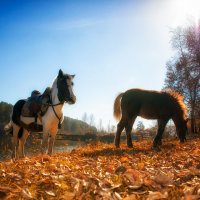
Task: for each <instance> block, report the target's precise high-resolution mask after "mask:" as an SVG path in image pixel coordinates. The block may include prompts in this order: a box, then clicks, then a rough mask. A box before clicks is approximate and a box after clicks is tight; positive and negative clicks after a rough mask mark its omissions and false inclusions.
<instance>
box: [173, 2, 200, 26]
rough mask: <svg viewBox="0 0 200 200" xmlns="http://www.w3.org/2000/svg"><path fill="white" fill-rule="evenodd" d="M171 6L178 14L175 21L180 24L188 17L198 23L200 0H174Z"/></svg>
mask: <svg viewBox="0 0 200 200" xmlns="http://www.w3.org/2000/svg"><path fill="white" fill-rule="evenodd" d="M171 8H172V9H173V10H174V13H175V14H176V18H175V22H177V23H178V24H184V23H185V22H186V21H187V19H188V18H189V19H193V20H194V22H195V23H196V24H197V23H198V21H199V19H200V0H173V1H171Z"/></svg>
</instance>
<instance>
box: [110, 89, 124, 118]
mask: <svg viewBox="0 0 200 200" xmlns="http://www.w3.org/2000/svg"><path fill="white" fill-rule="evenodd" d="M123 94H124V93H120V94H119V95H118V96H117V97H116V98H115V101H114V110H113V115H114V117H115V118H116V119H117V120H118V121H119V120H120V118H121V98H122V96H123Z"/></svg>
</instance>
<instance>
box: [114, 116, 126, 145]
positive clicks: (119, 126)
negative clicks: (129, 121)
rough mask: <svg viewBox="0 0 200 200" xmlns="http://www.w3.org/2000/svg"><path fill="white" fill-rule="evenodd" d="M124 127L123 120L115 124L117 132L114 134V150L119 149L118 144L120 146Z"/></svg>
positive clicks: (124, 121) (124, 122)
mask: <svg viewBox="0 0 200 200" xmlns="http://www.w3.org/2000/svg"><path fill="white" fill-rule="evenodd" d="M125 125H126V120H124V119H123V118H122V119H121V120H120V121H119V123H118V124H117V132H116V134H115V141H114V143H115V146H116V148H119V146H120V145H119V144H120V136H121V132H122V131H123V129H124V127H125Z"/></svg>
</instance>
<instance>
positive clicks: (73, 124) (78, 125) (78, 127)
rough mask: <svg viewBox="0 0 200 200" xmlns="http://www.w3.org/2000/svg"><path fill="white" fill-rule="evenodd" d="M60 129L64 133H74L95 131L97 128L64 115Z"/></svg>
mask: <svg viewBox="0 0 200 200" xmlns="http://www.w3.org/2000/svg"><path fill="white" fill-rule="evenodd" d="M62 130H63V131H65V132H66V133H74V134H78V135H79V134H80V135H82V134H86V133H97V129H96V127H94V126H90V125H89V124H87V123H85V122H83V121H81V120H78V119H72V118H70V117H65V118H64V121H63V123H62Z"/></svg>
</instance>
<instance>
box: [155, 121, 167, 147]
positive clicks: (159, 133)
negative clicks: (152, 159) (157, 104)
mask: <svg viewBox="0 0 200 200" xmlns="http://www.w3.org/2000/svg"><path fill="white" fill-rule="evenodd" d="M168 121H169V119H162V120H161V119H160V120H158V130H157V134H156V137H155V138H154V141H153V147H154V148H156V147H158V146H160V145H161V144H162V135H163V132H164V130H165V126H166V124H167V122H168Z"/></svg>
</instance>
